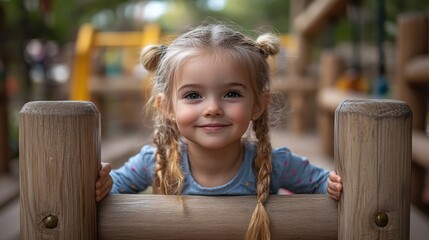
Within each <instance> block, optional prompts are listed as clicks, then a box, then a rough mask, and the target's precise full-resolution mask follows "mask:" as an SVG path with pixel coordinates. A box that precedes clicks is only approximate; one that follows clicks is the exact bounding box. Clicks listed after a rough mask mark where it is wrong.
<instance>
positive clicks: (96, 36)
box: [70, 24, 161, 100]
mask: <svg viewBox="0 0 429 240" xmlns="http://www.w3.org/2000/svg"><path fill="white" fill-rule="evenodd" d="M160 36H161V30H160V28H159V26H158V25H153V24H148V25H145V27H144V29H143V31H142V32H96V31H95V29H94V28H93V27H92V26H91V25H89V24H85V25H82V27H81V28H80V29H79V34H78V37H77V40H76V52H75V61H74V74H73V79H72V86H71V88H70V99H72V100H90V90H89V79H90V74H91V73H90V70H91V53H92V51H93V50H94V48H99V47H141V46H146V45H148V44H158V43H159V42H160Z"/></svg>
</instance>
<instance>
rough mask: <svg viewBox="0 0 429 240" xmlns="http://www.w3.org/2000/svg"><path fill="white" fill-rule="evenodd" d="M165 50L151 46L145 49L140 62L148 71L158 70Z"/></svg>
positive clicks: (157, 46)
mask: <svg viewBox="0 0 429 240" xmlns="http://www.w3.org/2000/svg"><path fill="white" fill-rule="evenodd" d="M164 51H165V48H163V46H160V45H149V46H146V47H144V48H143V50H142V51H141V53H140V62H141V63H142V64H143V67H144V68H145V69H146V70H148V71H153V70H156V68H157V67H158V63H159V61H160V60H161V56H162V55H163V53H164Z"/></svg>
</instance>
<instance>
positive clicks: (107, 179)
mask: <svg viewBox="0 0 429 240" xmlns="http://www.w3.org/2000/svg"><path fill="white" fill-rule="evenodd" d="M111 170H112V167H111V166H110V164H109V163H105V162H102V163H101V169H100V171H99V172H98V179H97V182H95V200H96V201H97V202H100V201H101V200H103V198H104V197H106V196H107V195H108V194H109V192H110V190H111V189H112V184H113V181H112V177H111V176H110V174H109V173H110V171H111Z"/></svg>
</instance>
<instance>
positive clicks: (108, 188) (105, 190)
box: [100, 185, 112, 199]
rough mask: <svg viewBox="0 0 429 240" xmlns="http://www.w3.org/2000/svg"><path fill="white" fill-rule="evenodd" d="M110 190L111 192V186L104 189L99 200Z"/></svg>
mask: <svg viewBox="0 0 429 240" xmlns="http://www.w3.org/2000/svg"><path fill="white" fill-rule="evenodd" d="M110 190H112V186H111V185H109V186H108V187H107V188H106V189H104V191H103V192H102V193H101V195H100V197H101V199H103V198H105V197H106V196H107V195H108V194H109V193H110Z"/></svg>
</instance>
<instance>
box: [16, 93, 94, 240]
mask: <svg viewBox="0 0 429 240" xmlns="http://www.w3.org/2000/svg"><path fill="white" fill-rule="evenodd" d="M99 122H100V116H99V113H98V111H97V109H96V108H95V106H94V105H93V104H92V103H90V102H78V101H69V102H67V101H65V102H30V103H27V104H25V105H24V107H23V108H22V110H21V113H20V136H19V137H20V139H19V140H20V143H19V145H20V146H19V147H20V164H19V165H20V166H19V167H20V174H19V175H20V208H21V209H20V210H21V217H20V221H21V239H97V218H96V215H97V214H96V202H95V181H96V178H97V172H98V169H99V167H100V123H99Z"/></svg>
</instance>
